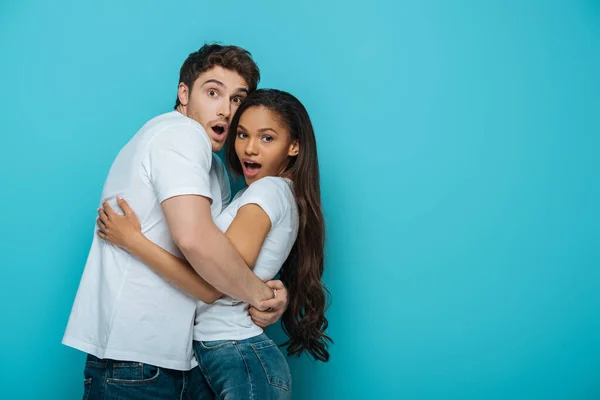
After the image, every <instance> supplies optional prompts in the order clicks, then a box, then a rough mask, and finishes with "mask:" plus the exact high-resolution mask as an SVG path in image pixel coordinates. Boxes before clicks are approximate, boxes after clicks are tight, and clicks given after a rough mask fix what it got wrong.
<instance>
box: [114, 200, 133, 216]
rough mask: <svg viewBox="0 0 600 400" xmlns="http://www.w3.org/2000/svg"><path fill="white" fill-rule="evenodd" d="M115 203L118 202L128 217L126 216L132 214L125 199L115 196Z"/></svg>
mask: <svg viewBox="0 0 600 400" xmlns="http://www.w3.org/2000/svg"><path fill="white" fill-rule="evenodd" d="M117 203H118V204H119V207H121V210H123V213H124V214H125V216H127V217H128V216H130V215H132V214H134V212H133V210H132V209H131V207H129V203H127V201H125V199H124V198H122V197H119V196H117Z"/></svg>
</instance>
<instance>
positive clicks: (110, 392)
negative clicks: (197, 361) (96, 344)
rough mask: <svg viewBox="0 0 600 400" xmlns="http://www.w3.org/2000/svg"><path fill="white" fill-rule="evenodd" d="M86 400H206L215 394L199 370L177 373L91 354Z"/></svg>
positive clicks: (87, 373) (86, 380)
mask: <svg viewBox="0 0 600 400" xmlns="http://www.w3.org/2000/svg"><path fill="white" fill-rule="evenodd" d="M83 374H84V378H85V379H84V392H83V400H117V399H118V400H159V399H160V400H204V399H213V398H214V394H213V393H212V391H211V389H210V387H209V386H208V384H207V382H206V380H205V379H204V376H203V375H202V373H201V372H200V370H199V368H198V367H196V368H194V369H192V370H191V371H176V370H172V369H166V368H159V367H155V366H153V365H149V364H143V363H139V362H129V361H117V360H108V359H100V358H97V357H94V356H93V355H91V354H88V357H87V361H86V363H85V369H84V373H83Z"/></svg>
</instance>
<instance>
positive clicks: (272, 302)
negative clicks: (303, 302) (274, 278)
mask: <svg viewBox="0 0 600 400" xmlns="http://www.w3.org/2000/svg"><path fill="white" fill-rule="evenodd" d="M258 306H259V307H260V308H261V309H262V310H268V309H272V310H282V309H283V310H285V308H286V306H287V301H286V299H285V298H284V297H283V296H279V293H278V296H277V297H275V298H274V299H269V300H264V301H261V302H260V304H259V305H258Z"/></svg>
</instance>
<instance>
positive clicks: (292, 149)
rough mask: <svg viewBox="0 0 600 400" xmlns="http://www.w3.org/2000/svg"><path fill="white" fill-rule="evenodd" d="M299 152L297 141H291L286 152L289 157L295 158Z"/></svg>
mask: <svg viewBox="0 0 600 400" xmlns="http://www.w3.org/2000/svg"><path fill="white" fill-rule="evenodd" d="M299 152H300V143H299V142H298V141H297V140H294V141H292V144H290V150H289V151H288V156H289V157H296V156H297V155H298V153H299Z"/></svg>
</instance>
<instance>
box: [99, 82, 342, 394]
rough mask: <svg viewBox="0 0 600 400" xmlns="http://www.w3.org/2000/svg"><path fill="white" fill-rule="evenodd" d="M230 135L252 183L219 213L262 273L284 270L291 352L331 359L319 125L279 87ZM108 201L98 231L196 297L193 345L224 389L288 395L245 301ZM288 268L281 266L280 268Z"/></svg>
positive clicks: (264, 94) (247, 111)
mask: <svg viewBox="0 0 600 400" xmlns="http://www.w3.org/2000/svg"><path fill="white" fill-rule="evenodd" d="M227 140H228V142H227V145H226V146H227V147H226V150H227V153H226V160H227V164H228V166H229V169H230V171H231V172H232V173H234V174H236V175H243V176H244V178H245V180H246V183H247V184H248V187H247V188H246V189H245V190H242V191H241V192H240V193H238V194H237V196H236V197H235V198H234V199H233V200H232V202H231V203H230V204H229V206H228V207H227V208H226V209H225V210H224V211H223V212H222V214H221V215H220V216H219V217H217V218H216V219H215V223H216V224H217V226H218V227H219V228H220V229H221V230H223V231H225V232H226V235H227V236H228V237H229V239H230V240H231V241H232V243H233V244H234V246H235V247H236V249H237V251H238V252H239V253H240V255H241V256H242V257H243V258H244V260H245V261H246V263H247V264H248V266H249V267H250V268H253V270H254V273H255V274H256V275H258V276H259V277H260V278H261V279H263V280H268V279H272V278H273V277H274V276H275V275H276V274H277V273H280V275H281V280H282V281H283V282H284V284H285V285H286V286H287V287H288V290H289V293H290V299H291V300H290V304H289V307H288V309H287V310H286V312H285V313H284V315H283V317H282V322H283V328H284V331H285V332H286V334H287V335H288V337H289V340H288V341H287V342H286V344H287V345H288V348H287V352H288V355H300V354H301V353H302V352H304V351H307V352H308V353H309V354H310V355H312V356H313V357H314V358H315V359H317V360H320V361H328V360H329V352H328V350H327V347H328V342H330V341H331V339H330V338H329V337H328V336H327V335H326V334H325V330H326V329H327V326H328V323H327V319H326V318H325V307H326V295H327V290H326V289H325V287H324V286H323V284H322V282H321V277H322V275H323V258H324V257H323V252H324V251H323V247H324V223H323V215H322V211H321V199H320V187H319V168H318V160H317V148H316V141H315V136H314V131H313V127H312V124H311V121H310V118H309V116H308V113H307V112H306V109H305V108H304V106H303V105H302V104H301V103H300V102H299V101H298V100H297V99H296V98H295V97H294V96H292V95H290V94H288V93H285V92H282V91H278V90H257V91H255V92H253V93H252V94H250V95H249V96H248V98H247V99H246V100H245V101H244V102H243V103H242V105H241V106H240V107H239V109H238V110H237V112H236V115H235V116H234V118H233V120H232V122H231V126H230V134H229V137H228V139H227ZM119 205H120V206H121V208H122V209H123V211H124V213H125V215H124V216H119V215H118V214H116V213H115V212H114V211H113V210H112V209H110V206H108V204H105V206H104V209H100V211H99V220H98V223H99V226H100V229H101V230H100V231H99V233H98V234H99V235H100V236H101V237H102V238H103V239H106V240H108V241H110V242H112V243H113V244H115V245H118V246H120V247H123V248H124V249H126V250H127V251H129V252H131V253H132V254H134V255H135V256H137V257H139V258H140V259H142V261H144V263H146V264H147V265H149V266H151V267H152V268H154V269H155V270H156V271H157V272H158V273H160V274H161V275H163V276H164V277H165V278H167V279H169V280H170V281H172V282H173V283H174V284H176V285H178V286H179V287H181V288H183V289H184V290H187V291H189V292H190V294H192V295H194V296H196V297H197V298H198V299H200V300H201V301H200V302H199V303H198V307H197V312H196V321H195V326H194V350H195V352H196V356H197V358H198V362H199V365H200V369H201V371H202V373H203V375H204V377H205V378H206V380H207V382H208V384H209V385H210V387H211V389H212V390H213V391H214V392H215V394H216V397H217V398H232V399H239V398H258V399H266V398H290V397H291V376H290V372H289V367H288V365H287V362H286V360H285V358H284V357H283V355H282V354H281V352H280V351H279V349H278V348H277V346H276V345H275V343H274V342H273V341H272V340H271V339H269V338H268V337H267V336H266V335H265V334H264V333H263V331H262V329H261V328H260V327H259V326H257V325H255V324H254V323H253V322H252V320H251V318H250V316H249V315H248V304H246V303H242V302H240V301H237V300H235V299H232V298H230V297H228V296H223V295H222V294H221V293H219V292H218V291H216V290H215V289H214V288H213V287H212V286H211V285H210V284H209V283H207V282H206V281H203V280H202V278H200V276H198V275H197V274H196V273H195V272H194V271H193V270H192V269H191V267H190V265H189V264H188V263H187V262H186V261H185V260H181V259H179V258H177V257H175V256H173V255H172V254H170V253H168V252H167V251H165V250H163V249H162V248H160V247H159V246H157V245H155V244H154V243H153V242H151V241H150V240H148V239H147V238H145V237H144V236H143V234H142V233H141V231H140V226H139V223H138V221H137V218H136V217H135V214H134V213H133V211H132V210H131V209H130V208H129V206H128V205H127V203H126V202H125V201H124V200H123V199H120V200H119ZM280 270H281V271H280Z"/></svg>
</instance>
